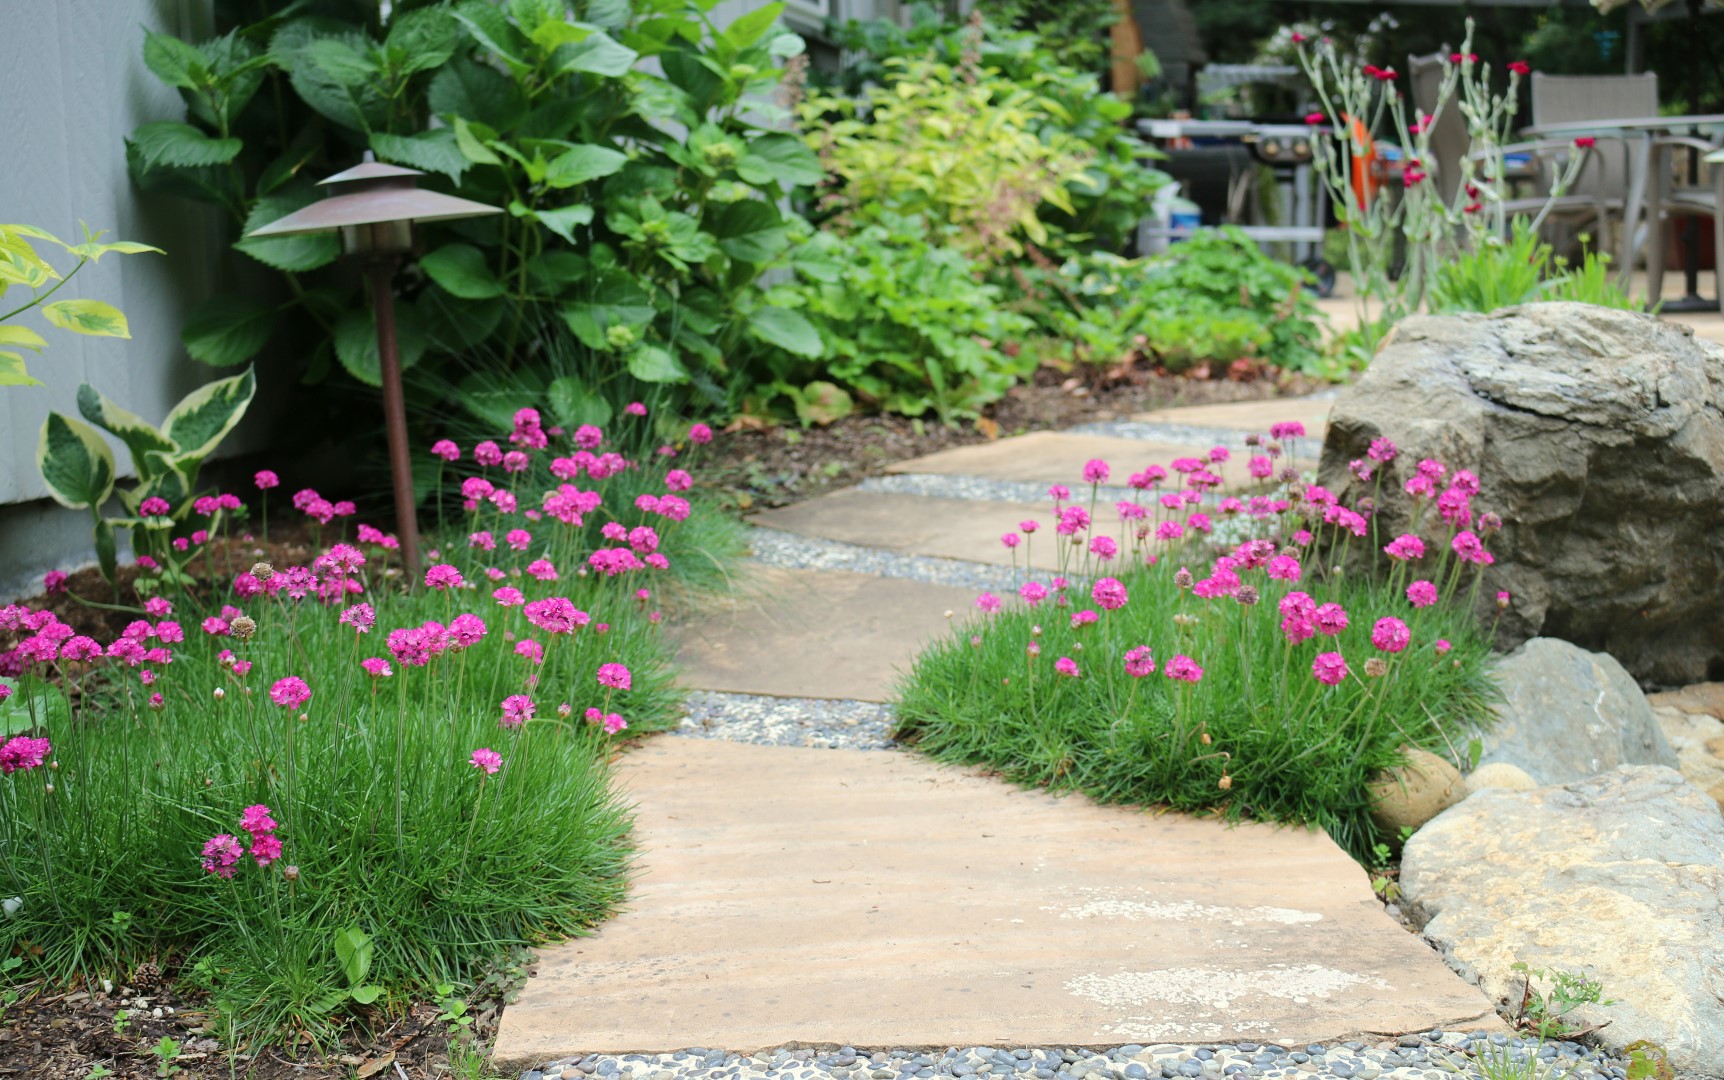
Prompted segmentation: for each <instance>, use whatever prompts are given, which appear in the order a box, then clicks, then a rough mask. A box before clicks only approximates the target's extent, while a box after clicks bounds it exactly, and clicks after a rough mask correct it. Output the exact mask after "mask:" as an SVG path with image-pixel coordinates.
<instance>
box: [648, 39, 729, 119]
mask: <svg viewBox="0 0 1724 1080" xmlns="http://www.w3.org/2000/svg"><path fill="white" fill-rule="evenodd" d="M704 59H705V58H704V57H702V56H701V55H700V54H699V52H698V51H697V50H696V49H694V48H693V47H692V46H687V45H679V46H678V47H677V48H674V49H668V50H666V51H665V52H664V53H663V54H661V55H660V56H659V65H660V66H661V67H662V68H663V69H664V77H665V78H666V79H667V80H669V81H670V83H671V85H673V86H675V87H677V88H678V89H680V90H682V91H683V92H684V93H686V94H687V95H688V98H689V104H690V105H691V106H692V108H693V109H694V112H695V114H696V115H698V116H705V115H706V112H707V110H708V109H710V108H712V106H713V105H714V104H716V103H717V100H718V97H719V95H720V94H721V93H722V92H723V90H724V76H723V75H722V74H720V73H719V72H716V71H714V70H713V69H712V68H710V67H708V66H707V65H706V63H705V62H704Z"/></svg>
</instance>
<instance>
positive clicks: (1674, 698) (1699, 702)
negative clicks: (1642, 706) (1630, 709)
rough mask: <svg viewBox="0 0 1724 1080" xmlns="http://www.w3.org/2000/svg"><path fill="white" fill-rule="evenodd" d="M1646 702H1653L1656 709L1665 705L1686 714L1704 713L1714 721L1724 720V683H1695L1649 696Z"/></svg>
mask: <svg viewBox="0 0 1724 1080" xmlns="http://www.w3.org/2000/svg"><path fill="white" fill-rule="evenodd" d="M1646 700H1647V701H1649V702H1651V703H1652V707H1653V708H1655V709H1656V708H1658V707H1659V706H1661V705H1663V706H1668V707H1671V708H1676V709H1681V710H1682V711H1683V712H1685V713H1704V714H1705V715H1707V716H1710V717H1712V718H1714V719H1717V720H1724V683H1715V682H1708V683H1694V684H1693V685H1692V686H1684V687H1683V688H1682V689H1680V690H1666V691H1663V692H1662V693H1657V694H1648V695H1646Z"/></svg>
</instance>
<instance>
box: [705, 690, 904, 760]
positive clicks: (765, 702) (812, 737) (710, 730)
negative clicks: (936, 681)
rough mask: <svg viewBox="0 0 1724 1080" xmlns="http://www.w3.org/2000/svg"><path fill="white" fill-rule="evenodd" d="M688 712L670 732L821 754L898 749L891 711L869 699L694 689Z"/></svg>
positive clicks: (889, 708) (888, 706)
mask: <svg viewBox="0 0 1724 1080" xmlns="http://www.w3.org/2000/svg"><path fill="white" fill-rule="evenodd" d="M687 708H688V715H687V716H685V717H683V720H682V723H681V724H680V725H678V726H677V728H676V730H675V731H673V732H672V734H675V735H686V736H688V737H690V738H695V739H726V740H729V741H730V742H742V743H753V744H755V745H756V746H812V747H817V748H820V749H824V750H890V749H892V748H893V747H894V746H896V745H897V743H894V742H893V741H892V737H891V734H890V732H891V730H892V722H893V714H892V707H891V706H890V705H884V704H881V703H879V702H874V701H848V700H837V699H832V698H781V697H766V696H764V695H760V694H722V693H718V692H715V691H711V690H697V691H695V692H694V693H691V694H690V695H689V696H688V705H687Z"/></svg>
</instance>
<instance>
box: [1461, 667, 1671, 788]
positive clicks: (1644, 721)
mask: <svg viewBox="0 0 1724 1080" xmlns="http://www.w3.org/2000/svg"><path fill="white" fill-rule="evenodd" d="M1494 674H1495V677H1496V681H1497V686H1498V687H1499V688H1501V690H1502V693H1503V700H1502V701H1501V702H1500V703H1499V704H1498V705H1497V706H1496V714H1497V721H1496V724H1495V725H1494V726H1493V727H1492V728H1491V729H1490V730H1488V731H1486V732H1484V733H1483V735H1482V739H1483V742H1484V752H1483V753H1482V754H1481V755H1480V757H1479V763H1480V764H1481V765H1489V764H1495V763H1499V762H1500V763H1503V764H1507V765H1513V766H1515V767H1516V768H1519V769H1521V770H1522V771H1524V772H1525V773H1526V774H1527V775H1528V776H1531V777H1532V778H1533V779H1534V780H1536V781H1538V782H1539V783H1540V784H1564V783H1567V782H1568V781H1570V780H1579V779H1580V778H1582V777H1585V776H1591V775H1593V774H1594V773H1600V772H1605V771H1607V770H1609V769H1614V768H1616V767H1617V766H1618V765H1667V766H1669V767H1670V768H1672V769H1674V768H1677V758H1676V753H1675V751H1673V750H1672V749H1671V748H1670V744H1669V743H1668V742H1666V741H1665V739H1664V732H1663V731H1662V730H1661V729H1660V728H1659V726H1658V719H1657V718H1656V717H1654V716H1653V715H1652V706H1650V705H1648V704H1647V703H1646V695H1644V694H1642V693H1641V692H1640V687H1639V686H1637V685H1636V684H1635V682H1634V680H1633V679H1632V678H1631V677H1630V676H1629V674H1628V672H1626V671H1624V670H1623V669H1622V665H1621V664H1618V663H1617V662H1616V661H1615V660H1614V659H1612V658H1611V657H1610V656H1608V655H1607V654H1605V653H1591V652H1587V651H1586V650H1585V649H1581V648H1578V647H1576V646H1574V645H1571V644H1569V643H1568V642H1566V641H1558V640H1557V639H1555V638H1533V639H1532V640H1531V641H1529V642H1527V643H1526V644H1524V645H1522V646H1521V647H1520V648H1519V649H1517V650H1515V651H1514V652H1513V653H1512V654H1510V655H1509V656H1507V657H1505V658H1503V659H1502V660H1501V661H1499V662H1498V663H1497V666H1496V671H1495V673H1494Z"/></svg>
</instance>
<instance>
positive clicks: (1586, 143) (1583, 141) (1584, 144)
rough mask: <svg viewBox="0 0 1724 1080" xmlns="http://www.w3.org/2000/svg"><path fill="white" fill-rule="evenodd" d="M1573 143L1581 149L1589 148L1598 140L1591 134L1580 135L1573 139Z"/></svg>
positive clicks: (1596, 143)
mask: <svg viewBox="0 0 1724 1080" xmlns="http://www.w3.org/2000/svg"><path fill="white" fill-rule="evenodd" d="M1574 145H1575V146H1577V147H1579V148H1580V149H1582V150H1591V149H1592V148H1593V147H1595V146H1597V145H1598V140H1597V139H1596V138H1594V137H1593V136H1591V135H1582V136H1580V137H1579V138H1578V139H1576V140H1574Z"/></svg>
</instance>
